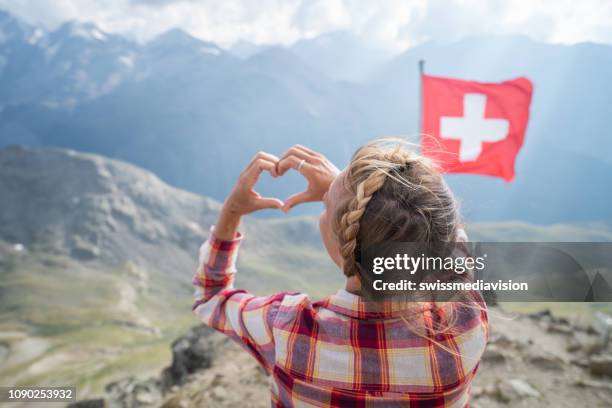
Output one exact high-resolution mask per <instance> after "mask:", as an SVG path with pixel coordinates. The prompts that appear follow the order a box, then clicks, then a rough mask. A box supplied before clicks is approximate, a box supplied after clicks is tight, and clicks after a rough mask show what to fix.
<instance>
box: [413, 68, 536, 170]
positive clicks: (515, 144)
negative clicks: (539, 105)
mask: <svg viewBox="0 0 612 408" xmlns="http://www.w3.org/2000/svg"><path fill="white" fill-rule="evenodd" d="M422 84H423V105H422V106H423V110H422V115H423V116H422V124H423V129H422V133H423V140H422V152H423V154H424V155H426V156H428V157H431V158H433V159H434V160H435V161H436V162H437V163H438V164H439V165H440V167H441V169H442V171H444V172H448V173H472V174H483V175H489V176H497V177H502V178H503V179H505V180H506V181H511V180H512V179H513V178H514V162H515V159H516V155H517V154H518V151H519V149H520V148H521V146H522V145H523V140H524V137H525V129H526V127H527V121H528V119H529V105H530V103H531V93H532V89H533V86H532V84H531V82H530V81H529V80H528V79H526V78H518V79H514V80H511V81H504V82H501V83H481V82H474V81H463V80H458V79H449V78H440V77H434V76H430V75H423V76H422Z"/></svg>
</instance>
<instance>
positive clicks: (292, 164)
mask: <svg viewBox="0 0 612 408" xmlns="http://www.w3.org/2000/svg"><path fill="white" fill-rule="evenodd" d="M302 160H304V164H303V165H302V168H300V163H302ZM307 166H310V164H309V163H308V161H306V159H302V158H300V157H298V156H287V157H285V158H284V159H281V160H280V161H279V162H278V164H277V165H276V168H277V171H278V175H279V176H282V175H283V174H285V173H286V172H287V170H289V169H295V170H298V169H299V170H298V171H299V172H300V173H302V172H303V171H304V170H305V169H306V167H307Z"/></svg>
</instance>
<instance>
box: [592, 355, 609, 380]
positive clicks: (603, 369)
mask: <svg viewBox="0 0 612 408" xmlns="http://www.w3.org/2000/svg"><path fill="white" fill-rule="evenodd" d="M589 369H590V370H591V373H593V374H596V375H607V376H610V377H612V354H604V355H594V356H591V358H590V359H589Z"/></svg>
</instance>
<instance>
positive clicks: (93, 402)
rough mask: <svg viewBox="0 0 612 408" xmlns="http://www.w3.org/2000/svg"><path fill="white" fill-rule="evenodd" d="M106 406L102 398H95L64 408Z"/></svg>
mask: <svg viewBox="0 0 612 408" xmlns="http://www.w3.org/2000/svg"><path fill="white" fill-rule="evenodd" d="M106 406H107V405H106V401H105V400H104V399H103V398H96V399H89V400H83V401H77V402H74V403H72V404H68V405H67V406H66V408H105V407H106Z"/></svg>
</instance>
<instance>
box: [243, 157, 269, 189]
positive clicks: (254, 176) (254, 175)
mask: <svg viewBox="0 0 612 408" xmlns="http://www.w3.org/2000/svg"><path fill="white" fill-rule="evenodd" d="M264 170H267V171H269V172H270V174H272V176H276V174H277V173H276V163H273V162H271V161H268V160H266V159H261V158H260V159H255V160H254V161H253V163H252V164H251V165H250V166H249V167H248V168H247V169H246V172H245V173H244V176H245V181H246V182H247V184H248V186H249V187H253V186H254V185H255V183H256V182H257V180H258V179H259V176H260V174H261V172H262V171H264Z"/></svg>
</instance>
